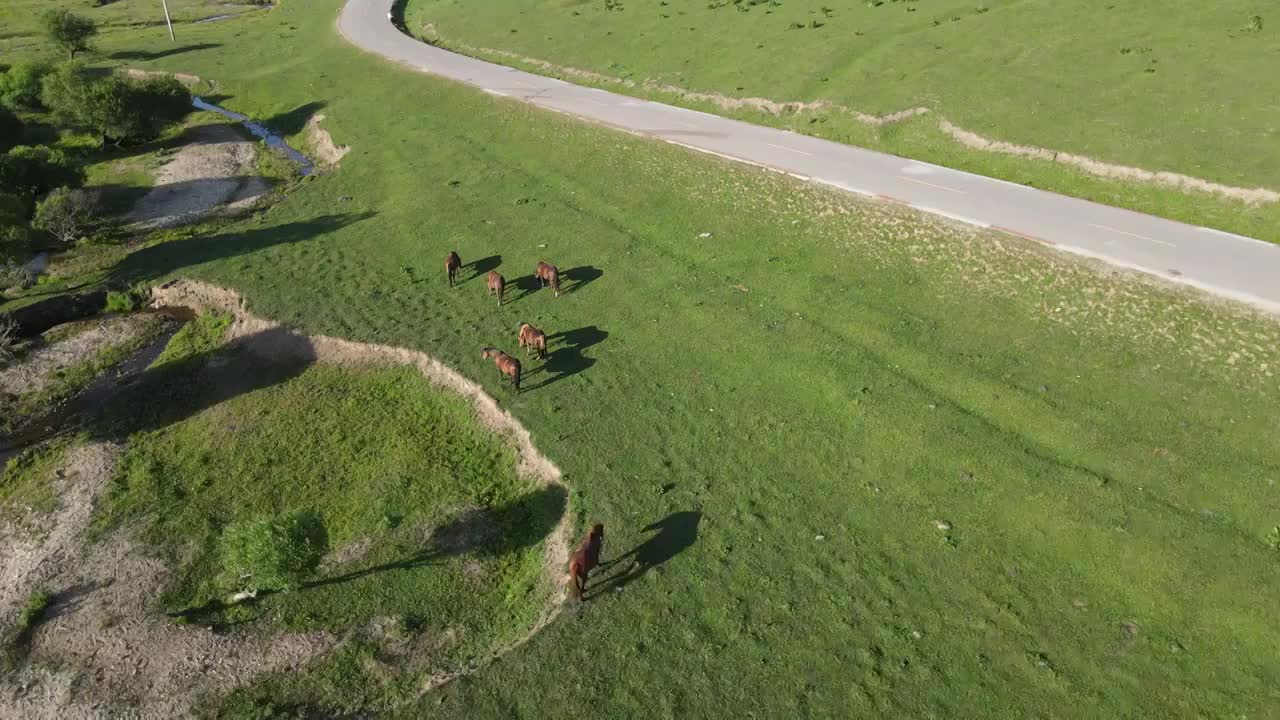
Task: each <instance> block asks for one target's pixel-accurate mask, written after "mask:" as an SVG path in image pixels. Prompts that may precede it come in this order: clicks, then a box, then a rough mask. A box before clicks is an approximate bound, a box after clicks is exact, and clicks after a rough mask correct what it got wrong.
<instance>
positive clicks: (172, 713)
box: [0, 442, 337, 718]
mask: <svg viewBox="0 0 1280 720" xmlns="http://www.w3.org/2000/svg"><path fill="white" fill-rule="evenodd" d="M120 455H121V448H120V447H118V446H116V445H112V444H110V443H102V442H95V443H88V444H85V445H81V446H78V447H75V448H73V449H72V450H70V451H69V452H68V453H67V455H66V457H65V458H64V459H63V461H62V462H61V463H59V465H58V468H57V469H56V470H55V471H54V472H53V478H51V479H52V480H53V481H54V482H56V483H57V484H58V495H59V496H60V499H59V506H58V508H57V510H55V511H54V512H53V513H52V515H50V516H44V517H38V518H37V517H33V518H29V519H28V520H29V522H25V523H14V524H6V525H4V526H3V527H0V547H3V548H4V552H3V553H0V618H4V620H3V623H4V624H6V625H7V624H8V623H10V622H12V618H14V617H15V615H16V613H17V611H18V608H19V607H21V606H22V604H23V603H24V602H25V601H26V599H27V597H28V596H29V595H30V594H31V593H32V592H33V591H34V590H36V589H41V588H45V589H48V590H50V591H52V592H54V593H55V602H54V604H53V605H52V607H51V608H50V609H49V611H48V615H49V616H50V617H49V619H47V620H45V622H44V623H43V624H42V625H41V626H40V627H39V629H38V630H37V631H36V634H35V637H34V639H33V642H32V650H31V662H30V663H29V664H28V665H26V666H25V667H23V668H22V669H21V670H19V671H18V672H14V673H6V674H3V675H0V718H76V717H132V716H138V715H141V716H145V717H179V716H182V715H185V714H187V713H188V712H189V709H190V707H191V703H192V701H193V700H194V699H195V698H196V697H197V696H198V695H199V694H200V693H202V692H217V691H224V690H227V689H230V688H233V687H235V686H237V685H240V684H243V683H244V682H246V681H248V680H249V679H251V678H252V677H253V676H255V675H258V674H261V673H265V672H271V671H279V670H288V669H296V668H299V667H301V666H302V665H303V664H305V663H306V662H307V661H309V660H311V659H313V658H315V657H318V656H319V655H321V654H323V653H324V652H326V651H328V650H329V649H330V648H332V647H333V646H334V645H335V644H336V642H337V641H336V639H335V638H333V637H332V636H330V635H328V634H327V633H301V634H299V633H283V634H278V635H272V636H257V635H251V634H241V633H236V634H227V635H216V634H214V633H212V632H210V631H209V630H206V629H203V628H197V627H191V626H179V625H174V624H173V623H171V622H170V621H169V620H168V619H167V618H165V617H164V616H163V615H162V614H161V613H159V612H157V611H156V609H155V607H154V602H155V600H156V596H157V595H158V594H159V592H160V590H161V588H163V587H164V586H165V584H166V583H167V580H168V575H169V570H168V569H167V568H166V567H165V564H164V563H163V562H161V561H160V560H158V559H156V558H154V557H151V556H149V555H148V552H147V549H146V548H145V547H143V546H140V545H138V544H137V543H135V542H134V541H133V540H132V539H131V538H130V537H129V535H128V533H127V532H123V531H122V532H117V533H115V534H114V535H112V536H110V537H109V538H107V539H106V540H104V541H102V542H100V543H97V544H94V545H87V544H86V543H85V539H84V532H85V530H87V529H88V527H89V524H90V521H91V520H92V517H93V513H94V510H95V508H96V506H97V503H98V500H99V498H100V496H101V494H102V492H103V491H104V490H105V488H106V486H107V483H108V482H109V481H110V479H111V477H112V475H113V474H114V472H115V466H116V461H117V460H118V459H119V457H120ZM33 527H36V528H41V529H43V532H41V531H40V530H37V531H36V532H35V533H33V531H32V528H33Z"/></svg>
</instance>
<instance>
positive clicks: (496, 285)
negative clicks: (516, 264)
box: [489, 270, 507, 305]
mask: <svg viewBox="0 0 1280 720" xmlns="http://www.w3.org/2000/svg"><path fill="white" fill-rule="evenodd" d="M506 291H507V279H506V278H504V277H502V276H501V275H499V274H498V271H497V270H490V271H489V294H490V295H493V294H495V293H496V294H497V296H498V304H499V305H501V304H502V295H503V293H505V292H506Z"/></svg>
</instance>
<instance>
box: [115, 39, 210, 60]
mask: <svg viewBox="0 0 1280 720" xmlns="http://www.w3.org/2000/svg"><path fill="white" fill-rule="evenodd" d="M220 47H222V43H197V44H195V45H181V46H179V47H172V48H168V49H165V50H158V51H154V52H153V51H151V50H121V51H119V52H114V53H111V54H110V55H108V57H110V58H111V59H112V60H159V59H161V58H167V57H172V56H174V55H181V54H182V53H187V52H195V51H197V50H213V49H214V48H220Z"/></svg>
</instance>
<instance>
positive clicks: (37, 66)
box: [0, 62, 49, 110]
mask: <svg viewBox="0 0 1280 720" xmlns="http://www.w3.org/2000/svg"><path fill="white" fill-rule="evenodd" d="M48 73H49V66H48V65H45V64H42V63H34V62H24V63H18V64H17V65H14V66H13V67H11V68H9V71H8V72H6V73H4V74H2V75H0V103H3V104H5V105H8V106H9V107H11V108H24V109H27V110H38V109H40V80H41V79H42V78H43V77H44V76H45V75H47V74H48Z"/></svg>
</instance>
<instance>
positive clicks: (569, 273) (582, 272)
mask: <svg viewBox="0 0 1280 720" xmlns="http://www.w3.org/2000/svg"><path fill="white" fill-rule="evenodd" d="M602 275H604V271H603V270H601V269H600V268H598V267H593V266H591V265H581V266H579V267H576V268H570V269H568V270H565V271H564V277H563V278H562V279H563V280H567V281H568V282H567V283H565V284H564V287H563V289H562V292H563V293H564V294H566V295H567V294H569V293H572V292H577V291H579V290H581V289H582V288H584V287H586V286H587V285H588V284H590V283H592V282H594V281H596V280H599V279H600V277H601V276H602Z"/></svg>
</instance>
